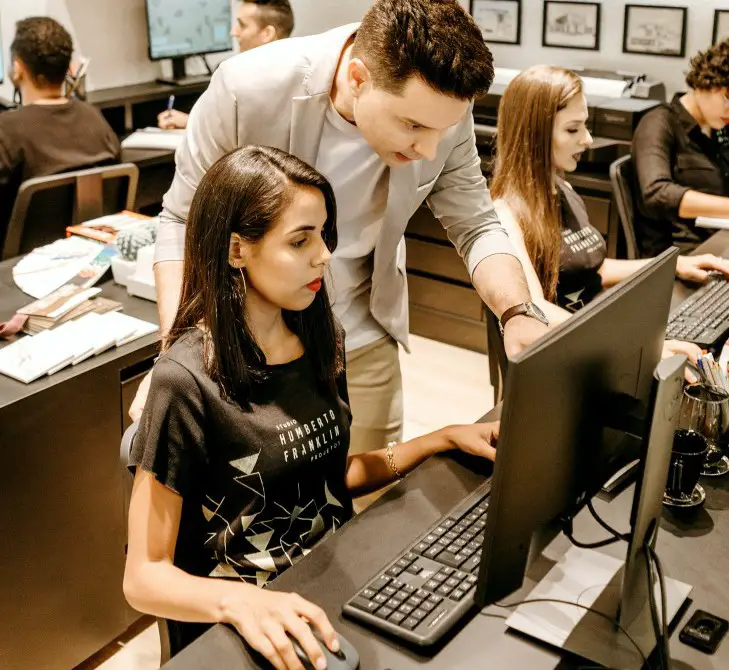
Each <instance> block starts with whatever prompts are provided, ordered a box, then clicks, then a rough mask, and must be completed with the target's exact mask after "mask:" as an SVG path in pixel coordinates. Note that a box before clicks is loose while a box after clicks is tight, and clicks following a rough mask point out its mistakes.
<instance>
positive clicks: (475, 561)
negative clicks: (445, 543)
mask: <svg viewBox="0 0 729 670" xmlns="http://www.w3.org/2000/svg"><path fill="white" fill-rule="evenodd" d="M479 565H481V552H480V551H477V552H476V553H475V554H474V555H473V556H471V558H469V559H468V560H467V561H466V562H465V563H463V565H461V568H462V569H463V570H465V571H466V572H477V571H478V566H479Z"/></svg>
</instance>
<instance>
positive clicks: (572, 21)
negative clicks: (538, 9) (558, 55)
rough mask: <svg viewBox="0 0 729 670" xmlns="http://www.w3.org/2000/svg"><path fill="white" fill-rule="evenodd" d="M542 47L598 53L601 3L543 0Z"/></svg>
mask: <svg viewBox="0 0 729 670" xmlns="http://www.w3.org/2000/svg"><path fill="white" fill-rule="evenodd" d="M542 46H545V47H560V48H562V49H591V50H594V51H597V50H598V49H599V48H600V3H599V2H563V1H562V0H545V2H544V15H543V17H542Z"/></svg>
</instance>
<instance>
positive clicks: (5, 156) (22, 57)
mask: <svg viewBox="0 0 729 670" xmlns="http://www.w3.org/2000/svg"><path fill="white" fill-rule="evenodd" d="M72 54H73V41H72V39H71V35H69V34H68V31H67V30H66V29H65V28H64V27H63V26H62V25H61V24H60V23H58V22H57V21H54V20H53V19H51V18H48V17H45V16H36V17H31V18H27V19H23V20H22V21H18V23H17V25H16V33H15V39H14V40H13V43H12V45H11V47H10V59H11V66H10V79H11V81H12V83H13V85H14V86H15V88H16V90H17V91H18V92H19V93H20V97H21V104H22V106H21V107H20V108H19V109H17V110H15V111H10V112H4V113H2V114H0V248H2V245H3V243H4V241H5V231H6V227H7V223H8V220H9V218H10V212H11V211H12V207H13V203H14V201H15V197H16V195H17V191H18V188H19V187H20V184H21V183H22V182H24V181H25V180H27V179H31V178H32V177H42V176H46V175H51V174H57V173H59V172H68V171H69V170H76V169H80V168H85V167H94V166H98V165H104V164H107V163H114V162H117V161H118V160H119V155H120V151H121V149H120V147H119V140H118V139H117V136H116V135H115V134H114V131H113V130H112V129H111V127H110V126H109V124H108V123H107V122H106V120H105V119H104V117H103V116H102V115H101V113H100V112H99V111H98V110H97V109H96V108H94V107H93V106H91V105H90V104H88V103H86V102H83V101H81V100H75V99H74V100H69V99H68V98H66V97H65V95H64V92H63V85H64V81H65V78H66V72H67V71H68V68H69V66H70V64H71V56H72Z"/></svg>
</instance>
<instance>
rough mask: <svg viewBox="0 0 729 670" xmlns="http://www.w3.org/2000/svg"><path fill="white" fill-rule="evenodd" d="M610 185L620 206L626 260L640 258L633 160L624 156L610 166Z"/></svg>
mask: <svg viewBox="0 0 729 670" xmlns="http://www.w3.org/2000/svg"><path fill="white" fill-rule="evenodd" d="M610 183H611V184H612V187H613V195H614V196H615V202H616V204H617V206H618V216H619V218H620V225H621V228H622V230H623V235H624V236H625V253H626V258H628V259H629V260H633V259H635V258H640V254H639V252H638V243H637V241H636V237H635V224H634V221H635V205H634V204H633V203H634V202H635V200H634V199H633V183H634V174H633V158H632V156H623V157H622V158H618V160H616V161H615V162H613V163H612V164H611V165H610Z"/></svg>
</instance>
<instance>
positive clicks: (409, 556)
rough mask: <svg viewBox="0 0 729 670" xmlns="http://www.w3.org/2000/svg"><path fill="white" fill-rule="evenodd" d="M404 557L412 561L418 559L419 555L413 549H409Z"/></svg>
mask: <svg viewBox="0 0 729 670" xmlns="http://www.w3.org/2000/svg"><path fill="white" fill-rule="evenodd" d="M403 558H406V559H407V560H408V561H409V562H410V563H412V562H413V561H416V560H417V559H418V555H417V554H416V553H414V552H412V551H409V552H408V553H407V554H405V556H404V557H403Z"/></svg>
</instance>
